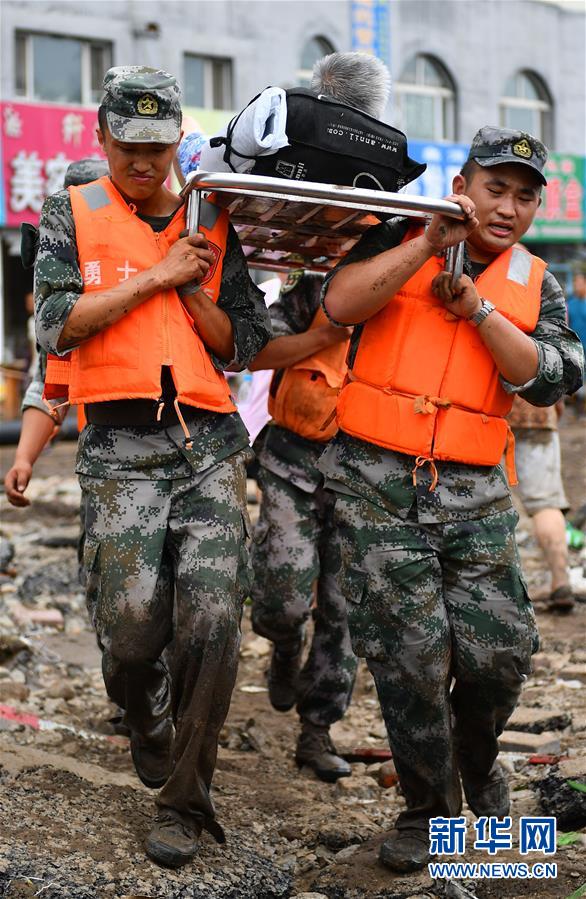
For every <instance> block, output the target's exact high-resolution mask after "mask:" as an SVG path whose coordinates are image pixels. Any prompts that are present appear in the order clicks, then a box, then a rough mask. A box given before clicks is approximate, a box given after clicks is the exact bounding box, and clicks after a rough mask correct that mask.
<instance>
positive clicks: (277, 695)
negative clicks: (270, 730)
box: [268, 640, 301, 712]
mask: <svg viewBox="0 0 586 899" xmlns="http://www.w3.org/2000/svg"><path fill="white" fill-rule="evenodd" d="M300 666H301V640H299V642H297V643H295V644H292V645H288V646H287V647H282V646H281V647H280V646H277V645H275V646H274V648H273V657H272V659H271V666H270V668H269V671H268V687H269V699H270V701H271V705H272V707H273V708H274V709H276V710H277V711H278V712H288V711H289V709H292V708H293V706H294V705H295V703H296V701H297V676H298V674H299V668H300Z"/></svg>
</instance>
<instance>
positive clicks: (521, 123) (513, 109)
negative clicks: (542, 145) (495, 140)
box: [503, 106, 541, 139]
mask: <svg viewBox="0 0 586 899" xmlns="http://www.w3.org/2000/svg"><path fill="white" fill-rule="evenodd" d="M503 113H504V121H503V125H504V126H505V128H514V129H515V130H516V131H528V132H529V134H533V135H534V136H535V137H538V138H539V139H541V115H540V113H539V111H538V110H536V109H524V108H523V107H522V106H504V107H503Z"/></svg>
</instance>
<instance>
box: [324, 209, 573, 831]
mask: <svg viewBox="0 0 586 899" xmlns="http://www.w3.org/2000/svg"><path fill="white" fill-rule="evenodd" d="M406 230H407V223H406V222H405V220H404V219H401V220H396V219H395V220H393V221H391V222H389V223H386V224H384V225H380V226H377V227H375V228H372V229H370V231H369V232H367V234H366V235H365V237H363V238H362V240H361V241H360V242H359V244H357V246H356V247H355V248H354V249H353V250H352V251H351V252H350V254H349V255H348V256H347V257H346V259H345V260H344V261H343V262H342V263H341V264H340V265H339V266H338V268H337V271H339V270H340V268H341V267H342V266H343V265H348V264H349V263H352V262H358V261H360V260H364V259H366V258H369V257H371V256H374V255H376V254H378V253H381V252H383V251H385V250H388V249H390V248H391V247H393V246H396V245H398V244H399V243H400V241H401V240H402V239H403V237H404V236H405V234H406ZM481 268H482V267H479V266H476V265H474V264H473V263H471V262H470V260H469V259H466V270H467V272H468V274H470V275H471V276H472V277H474V276H477V275H478V274H479V273H480V269H481ZM335 271H336V270H335ZM335 271H334V273H333V274H332V275H329V276H328V278H327V279H326V284H325V286H324V291H323V300H322V301H325V305H324V308H325V309H326V312H327V285H328V283H329V280H330V278H331V277H333V275H334V274H335ZM360 332H361V326H360V325H359V326H358V327H357V328H355V331H354V337H353V339H352V349H351V360H352V357H353V355H355V352H356V348H357V346H358V342H359V340H360ZM530 336H531V337H532V338H533V339H534V341H535V342H536V345H537V349H538V356H539V362H538V371H537V375H536V377H535V378H534V379H532V381H530V382H529V383H528V384H526V385H523V386H522V388H516V387H513V386H512V385H510V384H507V383H506V382H504V381H503V379H501V381H502V383H503V386H504V387H505V389H506V390H508V391H509V392H515V393H517V392H519V393H521V394H522V395H523V396H524V397H526V398H527V399H528V400H530V401H531V402H536V403H539V404H541V405H548V404H550V403H554V402H555V401H556V400H557V399H558V398H559V397H560V396H561V395H562V393H564V392H565V391H568V390H570V391H571V390H575V389H576V388H577V386H578V385H579V383H580V380H581V367H582V364H583V363H582V357H581V353H580V350H579V348H578V346H577V342H576V339H575V335H574V334H573V333H572V332H571V331H570V330H569V329H568V328H567V327H566V324H565V309H564V300H563V295H562V293H561V290H560V289H559V287H558V285H557V282H555V280H554V279H553V278H552V277H551V275H549V274H547V273H546V274H545V277H544V280H543V287H542V294H541V311H540V316H539V320H538V323H537V326H536V328H535V330H534V332H533V333H532V334H531V335H530ZM421 364H425V360H424V359H422V360H421ZM414 466H415V459H414V457H412V456H408V455H406V454H402V453H398V452H394V451H391V450H388V449H384V448H383V447H380V446H377V445H375V444H373V443H368V442H366V441H363V440H359V439H357V438H355V437H352V436H350V435H349V434H346V433H343V432H341V431H340V432H338V435H337V436H336V437H335V438H334V439H333V440H332V441H331V443H330V445H329V446H328V448H327V449H326V451H325V453H324V455H323V456H322V458H321V460H320V462H319V468H320V470H321V471H322V473H323V474H324V477H325V485H326V487H328V488H330V489H331V490H334V491H335V492H336V494H337V501H336V512H335V522H336V525H337V527H338V533H339V540H340V548H341V559H342V576H341V585H342V589H343V592H344V595H345V598H346V602H347V608H348V619H349V627H350V634H351V638H352V645H353V648H354V651H355V652H356V654H357V655H359V656H363V657H365V658H366V659H367V663H368V666H369V668H370V670H371V672H372V674H373V676H374V679H375V682H376V687H377V691H378V695H379V700H380V703H381V709H382V713H383V717H384V719H385V723H386V726H387V730H388V734H389V741H390V744H391V747H392V750H393V758H394V761H395V764H396V766H397V771H398V773H399V777H400V781H401V786H402V789H403V792H404V794H405V798H406V802H407V810H406V811H405V812H403V813H402V814H401V815H400V816H399V819H398V822H397V825H398V827H399V828H413V827H415V828H421V829H423V830H427V827H428V819H429V817H431V816H434V815H440V816H447V817H450V816H454V815H458V814H459V812H460V808H461V789H460V782H459V777H458V770H460V772H462V773H463V774H464V775H466V776H467V780H468V781H469V782H470V781H471V780H472V781H475V782H481V783H482V782H483V781H485V779H486V777H487V775H488V773H489V771H490V770H491V767H492V765H493V763H494V760H495V758H496V756H497V753H498V745H497V738H498V735H499V734H500V733H501V732H502V730H503V728H504V726H505V724H506V721H507V719H508V717H509V716H510V714H511V713H512V711H513V709H514V708H515V705H516V703H517V700H518V696H519V692H520V690H521V686H522V684H523V681H524V679H525V678H526V677H527V675H528V673H529V671H530V659H531V653H532V652H534V651H535V650H536V647H537V631H536V627H535V622H534V616H533V611H532V608H531V604H530V602H529V599H528V596H527V592H526V589H525V585H524V581H523V577H522V574H521V568H520V562H519V557H518V552H517V547H516V544H515V538H514V528H515V524H516V521H517V515H516V513H515V511H514V510H513V508H512V503H511V498H510V492H509V488H508V485H507V481H506V478H505V474H504V471H503V469H502V468H501V466H500V465H498V466H494V467H487V466H472V465H464V464H460V463H455V462H441V461H437V462H436V466H437V472H438V476H439V480H438V483H437V486H436V487H435V489H434V490H432V491H430V487H431V486H432V477H431V473H430V471H429V468H428V466H424V467H423V468H421V469H420V470H419V471H418V473H417V477H416V482H415V483H414V479H413V473H412V472H413V469H414ZM452 678H453V679H454V687H453V689H452V690H451V691H450V685H451V683H452Z"/></svg>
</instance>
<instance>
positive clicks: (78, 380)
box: [44, 176, 235, 412]
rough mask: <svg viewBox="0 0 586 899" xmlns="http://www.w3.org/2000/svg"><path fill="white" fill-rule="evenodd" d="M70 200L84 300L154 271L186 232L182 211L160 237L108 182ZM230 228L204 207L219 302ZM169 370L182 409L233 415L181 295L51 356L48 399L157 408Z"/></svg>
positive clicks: (210, 289)
mask: <svg viewBox="0 0 586 899" xmlns="http://www.w3.org/2000/svg"><path fill="white" fill-rule="evenodd" d="M69 193H70V196H71V206H72V211H73V218H74V221H75V230H76V240H77V248H78V256H79V267H80V270H81V273H82V277H83V279H84V290H83V292H84V293H93V292H96V293H97V292H102V291H105V290H108V289H109V288H112V287H115V286H117V285H118V284H119V283H121V282H122V281H124V280H126V279H127V278H129V277H132V276H133V275H135V274H137V273H138V272H142V271H145V270H146V269H149V268H151V267H152V266H153V265H155V264H156V263H157V262H160V260H161V259H163V258H164V256H165V255H166V254H167V251H168V249H169V247H170V246H171V245H172V244H173V243H174V242H175V241H176V240H177V239H178V238H179V235H180V233H181V231H182V230H183V229H184V228H185V212H184V209H183V208H181V209H180V210H178V212H177V214H176V215H175V216H174V218H173V219H172V221H171V222H170V224H169V225H168V226H167V227H166V228H165V230H164V231H161V232H159V233H156V232H154V231H153V229H152V228H151V227H150V225H148V224H147V223H146V222H143V221H141V219H139V218H138V216H137V215H136V214H135V212H136V209H135V208H134V207H133V206H128V205H127V204H126V202H125V201H124V199H123V198H122V196H121V195H120V194H119V192H118V191H117V189H116V188H115V186H114V185H113V184H112V182H111V181H110V179H109V178H108V177H107V176H106V177H103V178H100V179H99V180H98V181H94V182H92V183H90V184H86V185H82V186H79V187H70V188H69ZM228 221H229V220H228V216H227V213H226V212H225V211H223V210H221V209H219V208H218V207H217V206H215V205H214V204H213V203H211V202H209V201H204V202H203V204H202V219H201V222H202V224H201V230H202V231H203V233H204V234H205V236H206V238H207V240H208V243H209V246H210V249H212V250H213V252H214V254H215V257H216V260H215V264H214V265H213V266H212V267H211V268H210V271H209V273H208V275H207V277H206V279H205V281H204V282H202V289H203V290H204V292H205V293H206V294H207V295H208V296H209V297H210V299H212V300H213V301H214V302H217V300H218V296H219V291H220V284H221V279H222V266H223V260H224V254H225V251H226V239H227V233H228ZM163 365H168V366H170V368H171V372H172V376H173V381H174V384H175V388H176V391H177V400H178V402H180V403H185V404H187V405H191V406H197V407H200V408H202V409H211V410H213V411H215V412H233V411H234V409H235V406H234V404H233V403H232V400H231V398H230V390H229V387H228V385H227V383H226V379H225V378H224V376H223V374H222V373H221V372H219V371H218V370H217V369H216V368H215V367H214V365H213V364H212V361H211V359H210V356H209V353H208V351H207V349H206V347H205V345H204V343H203V341H202V340H201V338H200V337H199V335H198V333H197V331H196V330H195V328H194V323H193V319H192V318H191V316H190V315H189V313H188V312H187V310H186V308H185V306H184V305H183V303H182V302H181V300H180V298H179V295H178V293H177V291H176V290H175V289H174V288H171V289H170V290H163V291H160V292H159V293H156V294H154V295H153V296H152V297H150V298H149V299H148V300H145V301H144V302H143V303H141V305H140V306H138V307H136V308H135V309H133V310H132V311H131V312H129V313H128V314H127V315H125V316H123V318H121V319H120V320H119V321H117V322H116V323H115V324H113V325H110V326H109V327H108V328H105V329H104V330H103V331H101V332H100V333H99V334H97V335H95V336H94V337H92V338H91V339H90V340H87V341H85V343H83V344H81V345H80V346H79V347H78V348H77V349H75V350H73V351H72V352H71V353H70V354H68V355H67V356H65V357H55V356H51V355H49V356H48V359H47V375H46V379H45V393H44V396H45V398H46V399H55V398H57V397H63V396H64V395H67V394H68V397H69V402H71V403H98V402H106V401H109V400H121V399H152V400H157V399H159V398H160V396H161V367H162V366H163ZM66 385H67V387H68V389H67V387H66Z"/></svg>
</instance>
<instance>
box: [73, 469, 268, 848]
mask: <svg viewBox="0 0 586 899" xmlns="http://www.w3.org/2000/svg"><path fill="white" fill-rule="evenodd" d="M242 459H243V455H242V454H240V453H237V454H235V455H233V456H230V457H228V458H226V459H224V460H223V461H221V462H219V463H218V464H216V465H214V466H212V467H211V468H209V469H207V470H205V471H203V472H200V473H199V474H196V473H193V474H192V476H191V477H180V478H176V479H152V480H151V479H144V478H143V479H132V478H125V479H120V480H119V479H115V478H99V477H91V476H88V475H80V483H81V486H82V491H83V498H84V505H85V519H86V536H85V542H84V569H85V574H86V578H87V585H86V589H87V601H88V609H89V612H90V615H91V617H92V621H93V624H94V626H95V628H96V632H97V636H98V642H99V644H100V646H101V648H102V669H103V674H104V682H105V685H106V690H107V692H108V695H109V696H110V698H111V699H112V701H113V702H115V703H117V705H119V706H120V707H121V708H122V709H124V723H125V724H127V725H128V727H129V728H130V729H131V730H136V731H138V732H139V733H141V734H148V733H150V732H153V731H154V730H156V728H157V726H158V725H160V724H161V722H162V721H163V720H164V719H166V718H168V717H169V716H171V717H172V719H173V722H174V725H175V741H174V747H173V757H172V771H171V774H170V776H169V778H168V780H167V782H166V784H165V785H164V787H163V788H162V790H161V792H160V794H159V796H158V799H157V805H158V806H159V807H161V808H172V809H174V810H175V811H178V812H180V813H181V814H182V815H183V816H184V817H185V818H186V819H187V820H190V821H192V822H193V823H194V826H199V828H201V827H202V826H203V827H206V828H207V829H209V830H211V832H212V833H214V834H215V835H218V831H219V828H218V825H217V824H216V823H215V821H214V818H215V812H214V807H213V804H212V801H211V798H210V794H209V790H210V784H211V780H212V775H213V772H214V767H215V763H216V755H217V746H218V736H219V732H220V729H221V728H222V725H223V723H224V720H225V718H226V715H227V713H228V708H229V704H230V697H231V694H232V689H233V686H234V682H235V678H236V670H237V662H238V649H239V643H240V619H241V610H242V603H243V600H244V598H245V596H246V595H247V593H248V590H249V588H250V581H251V576H250V575H251V571H250V569H249V562H248V550H247V548H246V536H247V533H248V527H249V526H248V515H247V511H246V474H245V469H244V465H243V462H242ZM220 833H221V832H220Z"/></svg>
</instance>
